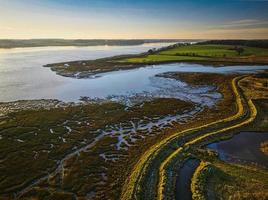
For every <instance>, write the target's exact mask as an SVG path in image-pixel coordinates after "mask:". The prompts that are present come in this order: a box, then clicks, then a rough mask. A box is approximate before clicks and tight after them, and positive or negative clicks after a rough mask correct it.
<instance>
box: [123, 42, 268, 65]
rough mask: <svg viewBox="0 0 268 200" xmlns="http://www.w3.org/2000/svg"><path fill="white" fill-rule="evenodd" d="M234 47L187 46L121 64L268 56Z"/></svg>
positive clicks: (267, 52) (261, 51)
mask: <svg viewBox="0 0 268 200" xmlns="http://www.w3.org/2000/svg"><path fill="white" fill-rule="evenodd" d="M234 48H235V46H232V45H187V46H178V47H175V48H173V49H168V50H163V51H160V52H157V53H154V54H149V55H144V56H137V57H131V58H126V59H122V60H120V61H119V62H127V63H152V62H170V61H213V59H232V58H248V57H250V56H268V49H263V48H256V47H246V46H243V47H242V48H243V49H244V52H243V53H241V55H239V54H238V52H237V51H236V50H234Z"/></svg>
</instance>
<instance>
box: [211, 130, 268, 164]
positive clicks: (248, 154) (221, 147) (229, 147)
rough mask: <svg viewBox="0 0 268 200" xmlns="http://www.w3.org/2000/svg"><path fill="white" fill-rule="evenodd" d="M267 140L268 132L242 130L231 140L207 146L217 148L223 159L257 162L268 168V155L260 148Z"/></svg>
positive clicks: (248, 162)
mask: <svg viewBox="0 0 268 200" xmlns="http://www.w3.org/2000/svg"><path fill="white" fill-rule="evenodd" d="M266 140H268V133H267V132H241V133H239V134H237V135H235V136H234V137H232V138H231V139H229V140H224V141H220V142H217V143H212V144H209V145H208V146H207V147H208V148H210V149H214V150H216V151H217V152H218V153H219V158H220V159H221V160H223V161H227V162H239V163H245V164H253V165H254V164H257V165H261V166H264V167H267V168H268V156H267V155H265V154H264V153H263V152H261V150H260V145H261V143H262V142H264V141H266Z"/></svg>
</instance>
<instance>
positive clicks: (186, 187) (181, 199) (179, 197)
mask: <svg viewBox="0 0 268 200" xmlns="http://www.w3.org/2000/svg"><path fill="white" fill-rule="evenodd" d="M199 163H200V161H199V160H197V159H194V158H191V159H189V160H187V161H185V163H184V164H183V166H182V167H181V168H179V170H178V172H177V178H176V185H175V200H192V192H191V179H192V177H193V174H194V172H195V169H196V168H197V167H198V165H199Z"/></svg>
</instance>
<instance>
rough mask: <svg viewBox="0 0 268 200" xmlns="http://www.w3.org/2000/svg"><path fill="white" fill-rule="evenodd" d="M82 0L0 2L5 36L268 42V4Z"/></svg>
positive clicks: (0, 25)
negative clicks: (73, 0) (96, 0)
mask: <svg viewBox="0 0 268 200" xmlns="http://www.w3.org/2000/svg"><path fill="white" fill-rule="evenodd" d="M156 1H157V2H158V0H156ZM57 2H65V1H64V0H61V1H57ZM66 2H71V1H68V0H66ZM77 2H79V3H80V4H79V3H77V4H74V3H73V4H70V5H69V4H68V5H64V4H63V3H55V2H54V1H52V0H44V1H40V0H36V1H33V0H21V1H18V0H13V1H7V0H0V38H2V39H30V38H66V39H76V38H83V39H145V38H148V39H268V21H267V17H268V14H266V13H264V11H263V10H265V9H266V8H268V4H267V2H264V4H261V5H260V3H257V4H256V3H255V4H256V5H255V4H252V5H248V3H247V4H241V3H239V4H238V3H236V4H234V5H232V9H231V8H229V7H228V5H229V4H218V3H217V4H215V5H214V7H211V8H210V7H209V6H204V5H203V4H202V5H201V4H200V5H195V4H190V5H189V3H187V2H185V3H184V4H182V2H181V3H180V4H179V5H180V6H178V4H176V3H174V2H171V1H170V4H168V5H165V4H163V3H162V2H160V1H159V5H158V4H156V5H155V4H148V3H147V4H148V5H147V4H145V3H142V2H140V3H137V4H133V3H132V4H131V2H130V1H120V0H115V3H114V4H111V3H107V1H105V0H100V2H102V4H100V3H99V4H93V3H88V2H95V1H83V0H78V1H77ZM122 2H127V3H125V4H122ZM138 2H139V1H138ZM204 2H205V1H204ZM95 3H96V2H95ZM116 3H117V4H116ZM172 3H173V4H174V5H171V4H172ZM122 5H124V6H122ZM152 5H155V6H152ZM181 5H184V7H182V8H181ZM149 6H150V7H149ZM176 6H177V7H178V8H176ZM217 6H218V7H220V8H218V7H217ZM240 7H241V9H242V10H241V9H239V8H240ZM179 8H180V9H179ZM261 8H263V9H262V10H260V9H261ZM223 9H225V10H223ZM228 9H229V10H228ZM243 9H244V10H245V11H246V12H243ZM266 11H267V10H266Z"/></svg>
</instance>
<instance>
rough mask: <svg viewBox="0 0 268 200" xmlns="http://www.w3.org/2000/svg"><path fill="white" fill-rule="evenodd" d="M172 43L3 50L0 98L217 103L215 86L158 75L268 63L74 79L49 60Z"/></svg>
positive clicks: (148, 69)
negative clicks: (161, 99) (165, 99)
mask: <svg viewBox="0 0 268 200" xmlns="http://www.w3.org/2000/svg"><path fill="white" fill-rule="evenodd" d="M165 45H168V44H162V43H158V44H146V45H139V46H113V47H111V46H94V47H41V48H37V47H35V48H18V49H1V50H0V102H8V101H15V100H23V99H27V100H28V99H59V100H62V101H78V100H79V99H80V97H81V96H87V97H90V98H110V99H113V98H116V99H122V100H123V101H127V100H126V99H128V98H130V97H136V96H146V97H174V98H179V99H183V100H191V101H194V102H196V103H205V104H206V105H207V106H211V105H213V103H214V101H215V99H218V98H220V96H219V95H220V94H218V93H216V92H213V90H214V88H213V87H212V86H200V87H195V88H193V87H190V86H188V85H187V84H186V83H183V82H180V81H176V80H173V79H169V78H163V77H157V76H155V75H157V74H161V73H164V72H176V71H179V72H212V73H248V72H252V71H257V70H263V69H268V66H231V67H213V66H203V65H198V64H185V63H178V64H164V65H157V66H145V67H142V68H138V69H132V70H125V71H114V72H109V73H103V74H100V76H99V77H97V78H89V79H74V78H70V77H62V76H59V75H56V73H55V72H53V71H51V70H50V69H49V68H46V67H43V65H45V64H48V63H55V62H64V61H71V60H85V59H96V58H101V57H107V56H113V55H120V54H134V53H140V52H144V51H147V50H148V49H150V48H155V47H156V48H157V47H161V46H165Z"/></svg>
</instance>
